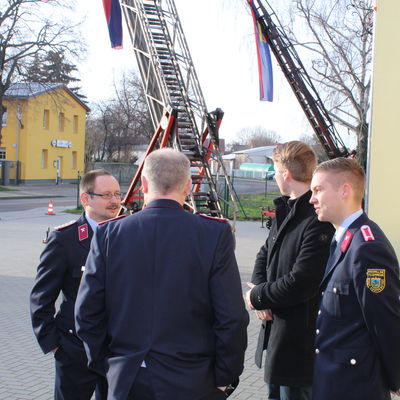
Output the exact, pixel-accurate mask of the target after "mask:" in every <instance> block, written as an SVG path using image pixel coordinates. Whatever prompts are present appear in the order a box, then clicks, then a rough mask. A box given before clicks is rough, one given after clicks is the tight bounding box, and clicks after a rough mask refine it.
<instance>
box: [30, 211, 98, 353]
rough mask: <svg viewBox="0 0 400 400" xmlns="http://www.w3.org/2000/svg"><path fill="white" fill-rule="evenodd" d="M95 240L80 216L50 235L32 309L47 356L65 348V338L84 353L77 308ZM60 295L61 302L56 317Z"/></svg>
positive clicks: (38, 271)
mask: <svg viewBox="0 0 400 400" xmlns="http://www.w3.org/2000/svg"><path fill="white" fill-rule="evenodd" d="M79 230H81V233H79ZM92 236H93V232H92V229H91V228H90V225H89V224H88V222H87V221H86V219H85V216H84V215H81V217H80V218H79V219H78V220H77V221H74V222H71V223H69V224H66V225H65V226H61V227H58V228H56V229H55V230H54V231H53V232H51V234H50V236H49V240H48V242H47V244H46V247H45V248H44V250H43V252H42V254H41V256H40V264H39V266H38V268H37V275H36V279H35V283H34V286H33V288H32V292H31V296H30V307H31V319H32V326H33V330H34V333H35V335H36V338H37V340H38V342H39V345H40V347H41V348H42V350H43V352H44V353H48V352H49V351H51V350H52V349H54V348H56V347H58V346H60V345H62V343H60V341H62V340H63V337H64V336H65V335H66V336H68V337H69V338H70V340H71V341H74V343H75V344H76V345H77V346H80V347H81V348H82V350H83V347H82V344H81V342H80V340H79V339H78V337H77V336H75V320H74V306H75V299H76V295H77V292H78V287H79V283H80V280H81V277H82V266H84V265H85V263H86V258H87V255H88V253H89V249H90V241H91V239H92ZM60 292H62V300H61V304H60V308H59V310H58V312H57V314H56V308H55V303H56V300H57V298H58V296H59V294H60ZM61 333H63V334H65V335H62V334H61ZM65 345H68V344H65ZM82 353H83V351H82ZM83 356H84V353H83Z"/></svg>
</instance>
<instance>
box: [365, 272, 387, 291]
mask: <svg viewBox="0 0 400 400" xmlns="http://www.w3.org/2000/svg"><path fill="white" fill-rule="evenodd" d="M385 273H386V271H385V270H384V269H367V280H366V284H367V288H368V289H369V290H370V291H371V292H372V293H380V292H382V290H383V289H385V286H386V281H385Z"/></svg>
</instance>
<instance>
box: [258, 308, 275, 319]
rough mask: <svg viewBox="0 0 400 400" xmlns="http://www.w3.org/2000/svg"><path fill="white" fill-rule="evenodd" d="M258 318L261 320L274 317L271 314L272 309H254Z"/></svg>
mask: <svg viewBox="0 0 400 400" xmlns="http://www.w3.org/2000/svg"><path fill="white" fill-rule="evenodd" d="M255 312H256V315H257V317H258V319H261V320H262V321H272V320H273V319H274V318H273V316H272V311H271V310H270V309H268V310H255Z"/></svg>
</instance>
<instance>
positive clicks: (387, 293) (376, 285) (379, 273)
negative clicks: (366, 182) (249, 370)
mask: <svg viewBox="0 0 400 400" xmlns="http://www.w3.org/2000/svg"><path fill="white" fill-rule="evenodd" d="M365 226H367V228H366V227H365ZM363 231H364V234H363ZM321 289H322V293H321V294H322V299H321V305H320V311H319V315H318V318H317V335H316V350H315V352H316V358H315V359H316V361H315V369H314V386H313V400H338V399H345V400H360V399H362V400H390V390H397V389H399V388H400V301H399V296H400V281H399V265H398V261H397V259H396V255H395V253H394V250H393V248H392V246H391V244H390V243H389V241H388V239H387V238H386V237H385V235H384V233H383V232H382V230H381V229H380V228H379V227H378V226H377V225H376V224H375V223H374V222H372V221H371V220H369V219H368V217H367V216H366V214H363V215H361V216H360V217H359V218H358V219H356V220H355V221H354V222H353V224H352V225H351V226H350V227H349V229H348V231H347V232H346V234H345V236H344V239H343V240H342V242H341V243H339V245H338V246H337V248H336V250H335V253H334V254H333V256H332V257H331V259H330V260H329V262H328V266H327V270H326V272H325V277H324V279H323V281H322V284H321Z"/></svg>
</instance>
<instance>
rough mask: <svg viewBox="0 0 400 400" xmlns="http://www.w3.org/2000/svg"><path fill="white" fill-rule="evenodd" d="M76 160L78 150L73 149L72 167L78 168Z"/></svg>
mask: <svg viewBox="0 0 400 400" xmlns="http://www.w3.org/2000/svg"><path fill="white" fill-rule="evenodd" d="M76 160H77V155H76V151H73V152H72V169H76Z"/></svg>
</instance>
